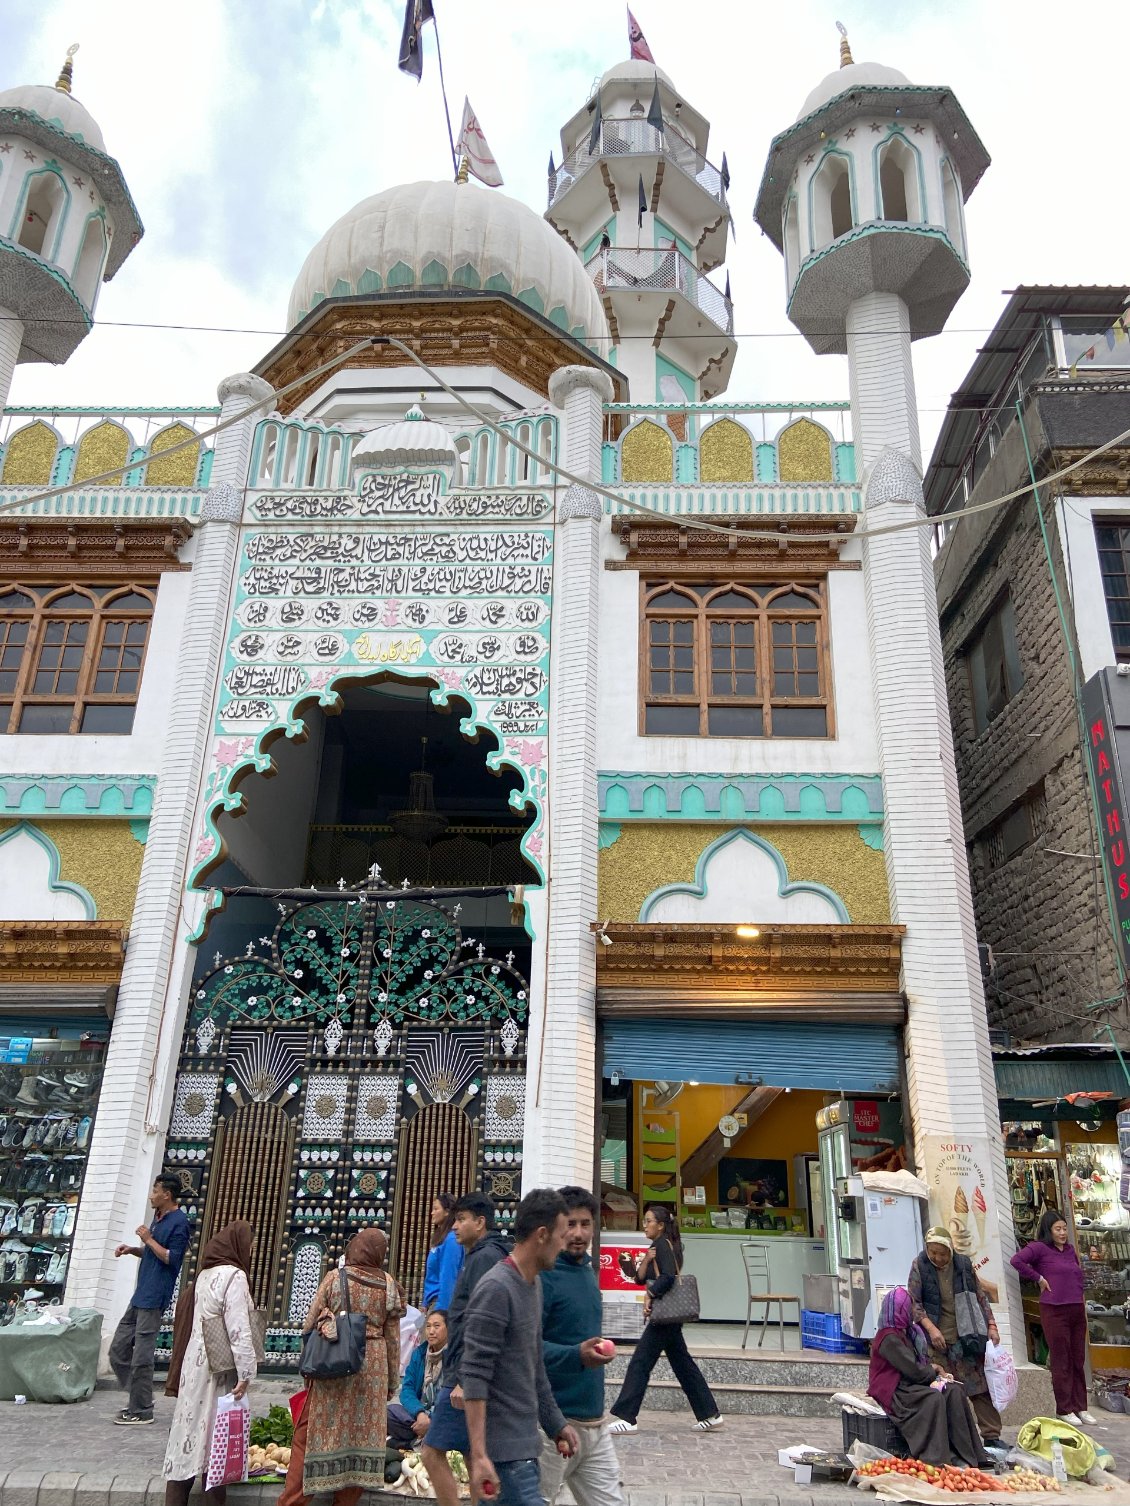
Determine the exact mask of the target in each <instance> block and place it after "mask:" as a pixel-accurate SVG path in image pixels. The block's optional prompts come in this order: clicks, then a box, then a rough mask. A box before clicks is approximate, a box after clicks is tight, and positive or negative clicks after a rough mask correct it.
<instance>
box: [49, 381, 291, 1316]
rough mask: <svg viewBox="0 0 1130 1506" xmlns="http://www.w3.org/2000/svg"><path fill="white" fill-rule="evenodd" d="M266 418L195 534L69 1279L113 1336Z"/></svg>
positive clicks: (182, 954)
mask: <svg viewBox="0 0 1130 1506" xmlns="http://www.w3.org/2000/svg"><path fill="white" fill-rule="evenodd" d="M270 395H271V388H270V387H269V386H268V384H267V383H266V382H264V381H262V380H261V379H260V378H258V377H255V376H250V375H247V374H241V375H239V376H235V377H231V378H229V379H228V380H227V381H226V382H223V383H221V385H220V389H219V397H220V403H221V409H220V413H221V418H229V417H232V416H234V415H237V414H240V413H242V412H244V410H246V409H247V408H249V407H250V406H251V405H252V404H254V403H255V402H257V401H259V400H261V399H263V398H266V397H269V396H270ZM258 418H259V414H257V413H256V414H253V415H251V416H250V417H249V418H247V419H245V420H244V421H243V422H241V423H236V424H233V426H232V427H231V428H230V429H226V430H225V431H224V432H223V433H222V434H221V435H219V436H218V437H217V441H216V455H215V460H214V462H213V472H212V483H213V484H212V487H211V490H210V491H209V492H208V495H207V496H206V497H205V499H204V507H203V511H202V514H201V523H200V528H199V531H198V533H197V535H196V539H195V545H196V548H195V554H194V557H193V563H192V586H191V592H190V596H189V604H188V609H187V612H186V618H185V630H184V641H183V648H182V653H181V657H180V659H179V662H178V664H177V666H176V675H177V695H176V697H175V699H174V701H173V708H172V714H171V716H170V719H169V726H168V732H167V736H166V740H165V747H164V756H163V759H162V763H161V768H160V770H159V774H158V782H157V798H156V802H155V805H154V810H153V819H152V821H151V822H150V825H149V836H148V840H147V841H146V844H145V858H144V861H143V863H142V869H141V880H140V883H139V885H138V894H137V903H136V905H135V907H134V912H133V919H132V923H131V927H130V935H129V946H128V949H127V952H126V962H125V967H124V970H123V973H122V982H121V987H120V989H119V992H118V1003H117V1009H116V1012H115V1016H114V1027H113V1031H112V1033H111V1037H110V1049H109V1052H108V1055H107V1059H106V1070H105V1073H104V1075H103V1080H102V1091H101V1095H100V1098H99V1103H98V1115H97V1120H96V1125H95V1132H94V1137H93V1139H92V1141H91V1146H90V1158H89V1161H88V1164H87V1169H86V1179H85V1182H84V1184H83V1193H82V1203H81V1206H80V1209H79V1218H78V1226H77V1228H76V1230H75V1242H74V1248H73V1251H72V1254H71V1262H70V1268H69V1271H68V1276H67V1291H66V1300H67V1302H68V1303H74V1304H77V1305H79V1306H83V1307H96V1308H99V1309H100V1310H101V1311H102V1312H103V1313H105V1314H106V1327H105V1338H106V1339H107V1340H108V1339H109V1337H110V1336H111V1334H112V1333H113V1325H114V1324H115V1322H116V1321H117V1318H118V1316H119V1315H120V1313H121V1311H122V1310H123V1309H124V1307H125V1306H126V1304H127V1303H128V1301H129V1298H130V1295H131V1292H132V1290H133V1283H134V1281H135V1280H136V1278H137V1264H136V1262H135V1261H130V1260H126V1259H122V1260H117V1261H116V1260H115V1259H114V1253H113V1252H114V1247H115V1245H117V1244H119V1243H121V1242H123V1241H125V1240H129V1239H130V1237H131V1235H132V1232H133V1230H134V1229H135V1228H136V1227H137V1225H138V1224H139V1223H140V1222H141V1221H142V1219H143V1217H147V1216H148V1215H147V1205H146V1201H145V1198H146V1193H147V1192H148V1190H149V1188H150V1187H151V1186H152V1183H153V1178H154V1177H155V1176H156V1175H157V1173H158V1172H159V1171H160V1170H161V1158H162V1154H163V1149H164V1126H165V1123H166V1121H167V1118H168V1111H169V1099H170V1096H171V1091H172V1079H173V1072H174V1070H175V1066H176V1058H177V1052H178V1047H179V1043H180V1037H181V1032H182V1030H183V1028H184V1010H185V1006H186V1002H187V994H188V987H189V981H190V978H191V973H192V960H193V956H194V949H193V948H192V947H191V946H190V945H189V944H188V943H187V942H186V941H185V935H186V933H187V931H188V929H189V922H188V921H187V920H186V918H185V915H184V913H183V909H182V904H183V901H184V899H185V881H186V878H187V869H188V860H189V847H190V841H191V836H192V831H193V827H194V823H195V819H196V810H197V802H198V799H199V794H200V786H201V780H202V778H203V774H204V768H205V761H206V757H207V751H208V748H209V746H210V743H211V733H212V724H213V718H214V712H215V699H216V694H217V689H218V682H219V675H220V670H221V668H222V664H223V652H224V644H225V642H226V639H227V631H228V623H229V619H230V614H231V597H232V593H233V591H234V584H235V575H236V565H237V560H238V549H239V533H240V528H239V525H240V520H241V518H242V514H243V488H244V486H245V484H246V477H247V465H248V459H249V457H250V453H251V441H252V437H253V434H254V430H255V425H256V423H257V422H258Z"/></svg>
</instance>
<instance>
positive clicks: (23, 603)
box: [0, 591, 35, 612]
mask: <svg viewBox="0 0 1130 1506" xmlns="http://www.w3.org/2000/svg"><path fill="white" fill-rule="evenodd" d="M34 606H35V602H34V601H33V600H32V598H31V597H30V596H28V595H26V593H25V592H23V591H9V592H8V593H7V594H6V595H4V596H0V612H28V611H31V610H32V609H33V608H34Z"/></svg>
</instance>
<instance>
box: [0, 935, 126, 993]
mask: <svg viewBox="0 0 1130 1506" xmlns="http://www.w3.org/2000/svg"><path fill="white" fill-rule="evenodd" d="M125 943H126V928H125V926H122V925H115V924H113V923H111V922H108V921H104V920H74V921H56V920H0V984H5V983H43V984H55V983H60V984H66V983H96V984H101V985H103V986H106V987H109V986H112V985H114V984H116V983H117V982H118V981H119V980H120V978H121V975H122V963H123V960H124V958H125V950H126V946H125Z"/></svg>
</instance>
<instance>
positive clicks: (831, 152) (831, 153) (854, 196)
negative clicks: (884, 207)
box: [797, 144, 859, 278]
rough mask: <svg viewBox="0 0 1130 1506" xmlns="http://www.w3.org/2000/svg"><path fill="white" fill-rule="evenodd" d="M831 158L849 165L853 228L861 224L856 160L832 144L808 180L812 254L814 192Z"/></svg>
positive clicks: (826, 149) (809, 240)
mask: <svg viewBox="0 0 1130 1506" xmlns="http://www.w3.org/2000/svg"><path fill="white" fill-rule="evenodd" d="M829 157H842V158H843V159H844V161H845V162H846V163H847V165H848V198H849V199H850V200H851V223H852V226H853V228H854V227H855V226H856V225H858V224H859V193H858V190H857V188H856V183H855V158H854V157H853V156H852V154H851V153H850V152H845V151H843V150H842V149H841V148H840V147H837V146H832V145H831V144H829V145H828V146H826V147H825V148H824V152H823V154H822V156H821V158H820V163H819V166H818V167H817V168H816V171H815V172H814V173H812V174H811V175H810V176H809V179H808V250H809V253H810V254H811V253H812V252H813V251H815V250H816V240H815V229H814V224H813V214H812V190H813V188H814V187H815V184H816V180H817V178H818V177H819V176H820V174H821V173H822V172H823V171H824V168H825V167H826V166H827V162H828V158H829ZM829 217H830V211H829ZM844 234H845V235H846V234H848V232H847V231H845V232H844ZM842 238H843V237H842V236H841V237H839V238H838V239H842ZM836 241H837V237H835V236H833V238H832V240H831V241H830V242H829V245H833V246H834V245H835V244H836ZM804 265H805V263H804V262H803V261H802V262H801V267H803V266H804ZM799 276H800V267H798V268H797V277H798V278H799Z"/></svg>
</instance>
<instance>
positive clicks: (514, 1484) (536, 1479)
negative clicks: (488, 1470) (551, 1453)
mask: <svg viewBox="0 0 1130 1506" xmlns="http://www.w3.org/2000/svg"><path fill="white" fill-rule="evenodd" d="M494 1467H495V1470H496V1471H497V1473H498V1484H499V1491H498V1497H497V1500H498V1506H546V1503H545V1497H544V1496H543V1495H542V1493H541V1472H540V1471H539V1469H538V1461H537V1460H536V1459H508V1460H507V1461H506V1463H505V1464H499V1463H498V1462H497V1460H496V1461H495V1466H494Z"/></svg>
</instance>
